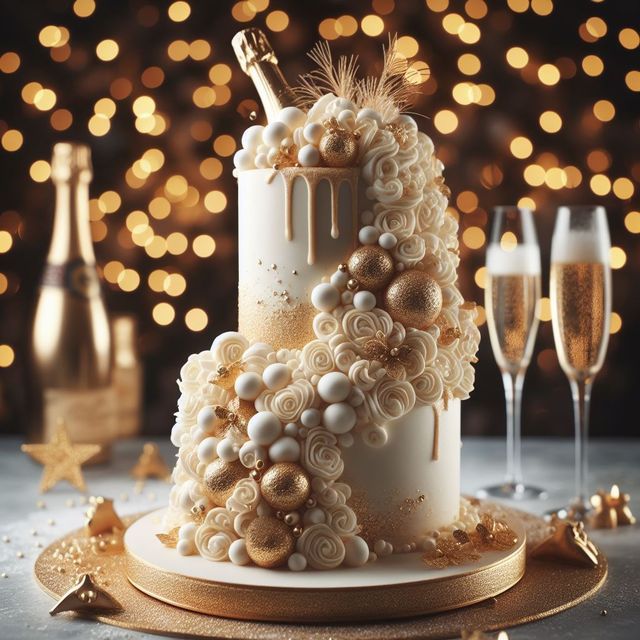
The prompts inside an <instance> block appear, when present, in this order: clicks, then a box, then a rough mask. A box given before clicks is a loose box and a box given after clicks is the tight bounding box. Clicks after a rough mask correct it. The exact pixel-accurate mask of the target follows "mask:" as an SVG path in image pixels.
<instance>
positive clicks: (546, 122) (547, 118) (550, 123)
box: [538, 111, 562, 133]
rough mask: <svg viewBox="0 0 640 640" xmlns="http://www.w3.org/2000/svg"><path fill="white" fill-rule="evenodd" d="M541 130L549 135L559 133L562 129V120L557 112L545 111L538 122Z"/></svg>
mask: <svg viewBox="0 0 640 640" xmlns="http://www.w3.org/2000/svg"><path fill="white" fill-rule="evenodd" d="M538 122H539V123H540V128H541V129H542V130H543V131H546V132H547V133H557V132H558V131H560V129H562V118H561V117H560V115H559V114H557V113H556V112H555V111H545V112H544V113H541V114H540V118H539V120H538Z"/></svg>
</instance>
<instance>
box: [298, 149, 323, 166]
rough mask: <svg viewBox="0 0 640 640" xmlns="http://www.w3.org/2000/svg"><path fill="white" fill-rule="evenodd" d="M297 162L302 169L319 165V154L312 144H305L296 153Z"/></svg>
mask: <svg viewBox="0 0 640 640" xmlns="http://www.w3.org/2000/svg"><path fill="white" fill-rule="evenodd" d="M298 162H299V163H300V164H301V165H302V166H303V167H317V166H318V165H319V164H320V152H319V151H318V149H317V148H316V147H314V146H313V145H312V144H305V145H304V147H302V149H300V151H298Z"/></svg>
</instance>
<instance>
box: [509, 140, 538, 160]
mask: <svg viewBox="0 0 640 640" xmlns="http://www.w3.org/2000/svg"><path fill="white" fill-rule="evenodd" d="M509 150H510V151H511V155H512V156H514V157H515V158H520V159H522V158H528V157H529V156H530V155H531V154H532V153H533V144H531V140H529V138H526V137H525V136H517V137H515V138H514V139H513V140H512V141H511V143H510V144H509Z"/></svg>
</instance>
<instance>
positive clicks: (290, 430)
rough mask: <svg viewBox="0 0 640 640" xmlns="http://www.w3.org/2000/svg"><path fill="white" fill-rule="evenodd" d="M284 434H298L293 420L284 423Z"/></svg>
mask: <svg viewBox="0 0 640 640" xmlns="http://www.w3.org/2000/svg"><path fill="white" fill-rule="evenodd" d="M284 435H285V436H291V437H292V438H295V437H296V436H297V435H298V425H297V424H296V423H295V422H289V424H285V425H284Z"/></svg>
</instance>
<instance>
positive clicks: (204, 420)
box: [196, 407, 217, 432]
mask: <svg viewBox="0 0 640 640" xmlns="http://www.w3.org/2000/svg"><path fill="white" fill-rule="evenodd" d="M216 420H217V418H216V412H215V409H214V408H213V407H202V409H200V411H198V416H197V417H196V422H197V423H198V426H199V427H200V428H201V429H202V430H203V431H205V432H206V431H209V429H211V427H213V425H214V424H215V422H216Z"/></svg>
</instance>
